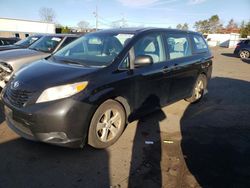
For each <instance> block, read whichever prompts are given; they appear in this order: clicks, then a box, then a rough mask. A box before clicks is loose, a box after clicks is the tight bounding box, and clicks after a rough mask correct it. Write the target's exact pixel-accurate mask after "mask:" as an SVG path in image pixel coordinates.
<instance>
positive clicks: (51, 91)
mask: <svg viewBox="0 0 250 188" xmlns="http://www.w3.org/2000/svg"><path fill="white" fill-rule="evenodd" d="M87 85H88V82H78V83H74V84H67V85H62V86H56V87H51V88H48V89H46V90H44V91H43V92H42V94H41V95H40V97H39V98H38V99H37V101H36V103H41V102H47V101H53V100H57V99H62V98H66V97H69V96H72V95H74V94H76V93H79V92H80V91H82V90H84V89H85V88H86V87H87Z"/></svg>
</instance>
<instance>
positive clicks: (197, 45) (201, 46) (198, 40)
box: [192, 35, 208, 53]
mask: <svg viewBox="0 0 250 188" xmlns="http://www.w3.org/2000/svg"><path fill="white" fill-rule="evenodd" d="M192 39H193V42H194V52H195V53H201V52H206V51H207V49H208V47H207V44H206V42H205V40H204V39H203V38H202V37H201V36H199V35H192Z"/></svg>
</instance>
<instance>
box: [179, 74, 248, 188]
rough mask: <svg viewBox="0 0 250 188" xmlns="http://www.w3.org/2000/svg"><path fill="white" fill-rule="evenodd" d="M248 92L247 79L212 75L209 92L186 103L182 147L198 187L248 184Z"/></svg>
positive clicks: (243, 185)
mask: <svg viewBox="0 0 250 188" xmlns="http://www.w3.org/2000/svg"><path fill="white" fill-rule="evenodd" d="M249 96H250V82H248V81H243V80H236V79H229V78H222V77H215V78H212V80H211V82H210V85H209V93H208V96H207V97H205V98H204V100H203V101H201V102H200V103H198V104H193V105H189V106H188V107H187V109H186V111H185V113H184V115H183V117H182V119H181V122H180V124H181V135H182V141H181V149H182V154H183V157H184V160H185V163H186V166H187V168H188V170H189V171H190V172H191V173H192V175H193V176H194V177H195V178H196V180H197V182H198V183H199V185H200V186H201V187H250V160H249V156H250V98H249ZM182 186H183V187H186V186H187V185H182Z"/></svg>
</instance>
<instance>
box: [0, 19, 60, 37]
mask: <svg viewBox="0 0 250 188" xmlns="http://www.w3.org/2000/svg"><path fill="white" fill-rule="evenodd" d="M39 33H41V34H49V33H55V24H53V23H46V22H40V21H31V20H20V19H11V18H0V36H2V37H20V38H25V37H27V36H29V35H31V34H39Z"/></svg>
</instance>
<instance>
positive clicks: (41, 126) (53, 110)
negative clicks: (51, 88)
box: [4, 98, 94, 147]
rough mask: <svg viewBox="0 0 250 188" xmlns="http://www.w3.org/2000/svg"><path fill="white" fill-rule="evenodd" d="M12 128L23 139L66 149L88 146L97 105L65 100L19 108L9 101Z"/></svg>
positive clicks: (6, 113) (7, 119) (6, 108)
mask: <svg viewBox="0 0 250 188" xmlns="http://www.w3.org/2000/svg"><path fill="white" fill-rule="evenodd" d="M4 104H5V115H6V122H7V124H8V126H9V127H10V128H11V129H12V130H13V131H14V132H16V133H17V134H19V135H20V136H22V137H24V138H26V139H29V140H34V141H41V142H46V143H50V144H53V145H59V146H65V147H82V146H83V144H84V143H85V138H86V136H87V132H88V127H89V123H90V119H91V115H92V114H91V112H92V109H94V107H93V105H89V104H86V103H83V102H78V101H75V100H73V99H70V98H69V99H64V100H61V101H57V102H55V101H54V102H49V103H41V104H35V105H33V106H29V107H24V108H22V109H16V108H14V107H13V106H10V105H9V104H8V103H7V102H6V101H4Z"/></svg>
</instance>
